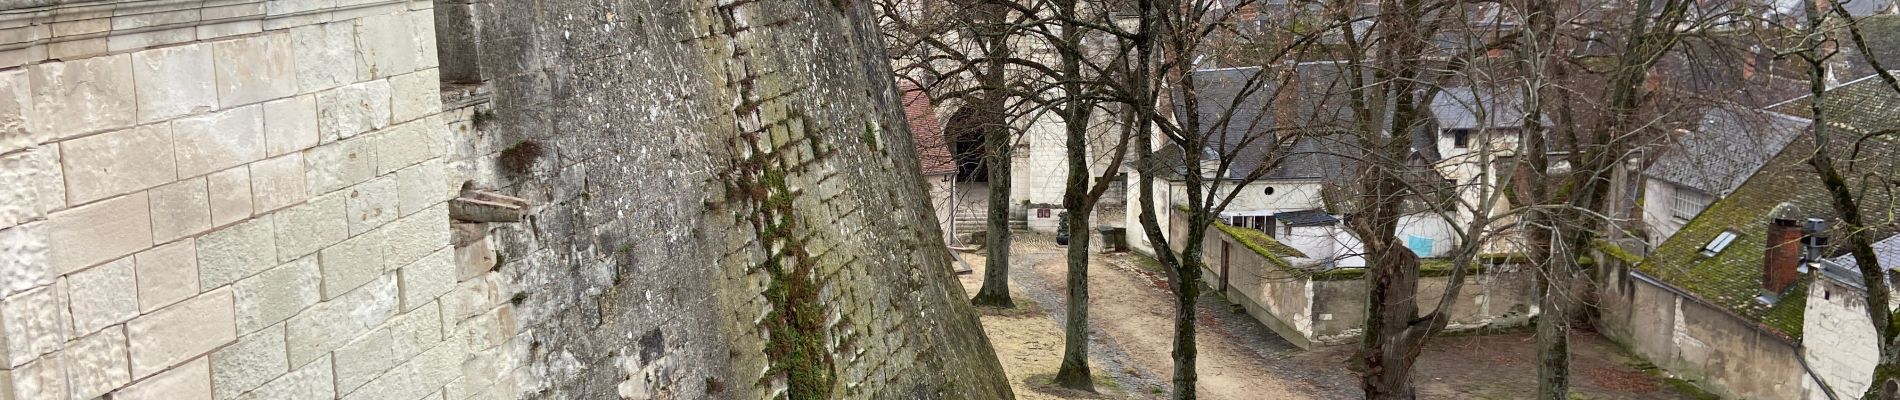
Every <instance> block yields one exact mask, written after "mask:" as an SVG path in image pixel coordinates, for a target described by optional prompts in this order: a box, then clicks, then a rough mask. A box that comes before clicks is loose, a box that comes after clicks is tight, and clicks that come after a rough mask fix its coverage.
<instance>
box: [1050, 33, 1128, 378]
mask: <svg viewBox="0 0 1900 400" xmlns="http://www.w3.org/2000/svg"><path fill="white" fill-rule="evenodd" d="M1075 3H1076V0H1062V1H1059V2H1058V11H1057V12H1058V13H1059V17H1060V18H1061V19H1062V43H1061V44H1060V45H1059V46H1057V51H1059V52H1060V53H1061V55H1062V67H1061V68H1062V74H1063V75H1066V77H1067V79H1064V80H1063V84H1062V91H1063V92H1064V93H1063V96H1064V97H1066V99H1065V101H1064V102H1063V103H1062V113H1063V122H1064V125H1063V128H1064V131H1065V132H1064V133H1065V134H1066V136H1067V137H1066V143H1064V145H1065V147H1066V150H1068V167H1069V174H1068V182H1067V184H1068V185H1067V187H1065V188H1064V190H1063V192H1062V204H1063V205H1062V207H1063V208H1064V209H1067V210H1068V215H1067V217H1066V218H1067V220H1068V223H1069V224H1068V225H1069V226H1068V228H1069V232H1068V233H1069V254H1068V256H1069V260H1068V261H1069V265H1068V266H1069V270H1068V277H1067V280H1068V285H1067V286H1068V289H1069V298H1068V306H1069V307H1068V308H1069V310H1068V314H1067V317H1068V320H1066V321H1063V322H1064V323H1063V327H1062V365H1061V366H1060V367H1059V368H1057V369H1056V378H1055V383H1056V385H1058V386H1062V387H1065V388H1070V389H1077V390H1085V391H1090V392H1093V391H1095V380H1094V378H1093V377H1092V376H1090V374H1089V239H1090V238H1089V216H1091V215H1093V214H1094V211H1095V200H1096V198H1095V196H1091V193H1090V190H1089V189H1090V187H1089V180H1090V179H1089V178H1090V176H1091V175H1090V174H1089V159H1088V155H1089V154H1088V153H1089V152H1088V124H1089V117H1090V114H1091V113H1090V111H1091V110H1092V109H1093V108H1094V102H1092V101H1086V100H1083V96H1084V94H1083V93H1082V84H1081V83H1080V82H1081V80H1082V79H1083V76H1082V65H1081V64H1082V54H1083V53H1082V48H1081V47H1082V29H1080V27H1079V26H1077V25H1078V24H1077V23H1076V18H1078V15H1076V4H1075ZM1124 143H1126V142H1125V141H1124Z"/></svg>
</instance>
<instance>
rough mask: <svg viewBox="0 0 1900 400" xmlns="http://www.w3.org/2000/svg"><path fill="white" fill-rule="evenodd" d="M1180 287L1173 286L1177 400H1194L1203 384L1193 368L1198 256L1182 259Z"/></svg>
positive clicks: (1199, 269)
mask: <svg viewBox="0 0 1900 400" xmlns="http://www.w3.org/2000/svg"><path fill="white" fill-rule="evenodd" d="M1182 259H1183V261H1186V262H1183V263H1180V265H1181V267H1180V271H1179V273H1177V274H1176V275H1178V276H1180V279H1179V281H1180V282H1178V283H1176V284H1175V285H1174V394H1173V396H1172V397H1171V398H1172V399H1174V400H1193V399H1194V398H1195V397H1196V395H1195V387H1194V386H1195V385H1196V384H1198V382H1199V381H1200V375H1199V373H1197V372H1195V370H1194V366H1195V362H1196V357H1197V354H1196V352H1197V351H1198V350H1197V349H1196V348H1195V347H1194V332H1195V329H1194V323H1195V321H1194V320H1195V318H1194V317H1195V313H1194V312H1195V309H1196V307H1195V304H1194V303H1195V300H1197V299H1198V298H1199V297H1200V295H1201V266H1200V264H1201V263H1200V262H1199V261H1198V260H1199V259H1200V256H1199V255H1192V256H1185V254H1184V257H1182Z"/></svg>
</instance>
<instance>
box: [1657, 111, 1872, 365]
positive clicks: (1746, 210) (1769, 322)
mask: <svg viewBox="0 0 1900 400" xmlns="http://www.w3.org/2000/svg"><path fill="white" fill-rule="evenodd" d="M1825 100H1826V105H1825V106H1826V107H1827V108H1828V110H1829V111H1830V112H1831V114H1832V115H1834V116H1835V117H1834V118H1833V119H1834V122H1832V123H1829V124H1827V126H1826V127H1825V128H1826V133H1827V134H1828V135H1829V137H1830V140H1831V142H1830V144H1831V145H1830V148H1831V149H1832V150H1833V153H1834V154H1835V155H1836V158H1837V159H1839V160H1840V162H1839V164H1840V168H1842V169H1843V170H1844V171H1843V174H1844V175H1846V178H1847V184H1848V185H1849V186H1850V187H1854V188H1858V190H1864V191H1863V192H1862V194H1861V196H1862V197H1863V198H1866V199H1889V198H1893V197H1891V196H1895V195H1900V187H1896V186H1894V185H1892V184H1890V183H1888V182H1884V180H1886V179H1889V178H1888V176H1890V175H1891V174H1892V171H1896V169H1895V168H1900V137H1895V135H1880V136H1871V137H1866V138H1865V140H1859V139H1861V138H1862V137H1863V136H1868V135H1867V134H1869V133H1874V132H1881V131H1886V130H1891V129H1896V128H1900V119H1895V118H1892V116H1893V115H1900V95H1896V94H1895V93H1894V91H1893V89H1891V88H1888V87H1887V86H1886V85H1885V84H1884V83H1882V82H1880V81H1878V80H1864V81H1860V82H1856V83H1854V84H1850V85H1845V86H1842V87H1839V88H1836V89H1835V90H1832V91H1829V92H1828V94H1827V96H1826V97H1825ZM1812 139H1813V137H1812V135H1808V134H1802V135H1798V137H1796V138H1795V139H1794V140H1793V141H1792V142H1790V143H1789V144H1788V145H1787V146H1786V147H1784V148H1783V149H1782V151H1781V152H1780V154H1777V155H1776V156H1774V157H1773V158H1771V159H1769V160H1768V163H1767V164H1766V165H1765V166H1763V167H1762V168H1761V170H1760V171H1758V172H1756V173H1755V174H1754V175H1753V176H1751V177H1749V178H1748V180H1747V181H1746V182H1745V183H1743V184H1742V185H1741V186H1740V187H1738V188H1736V189H1735V191H1734V193H1731V194H1729V196H1728V197H1725V198H1723V199H1721V200H1719V201H1717V202H1716V203H1715V204H1713V205H1710V206H1709V208H1708V209H1707V210H1706V211H1704V212H1703V213H1702V214H1701V215H1698V216H1696V218H1695V219H1694V220H1691V221H1689V223H1688V224H1687V225H1685V226H1684V227H1683V228H1682V230H1681V231H1680V232H1678V233H1676V235H1675V236H1672V237H1671V238H1670V239H1669V240H1667V241H1665V242H1663V243H1662V245H1661V246H1659V247H1657V248H1656V250H1655V251H1653V252H1651V254H1650V256H1649V257H1648V258H1647V259H1645V260H1644V261H1643V263H1642V264H1640V265H1639V266H1638V267H1637V268H1638V270H1640V271H1641V272H1642V273H1643V274H1646V275H1649V276H1652V277H1655V278H1657V279H1658V280H1660V281H1663V282H1666V283H1668V284H1669V285H1671V286H1675V287H1677V288H1680V289H1682V290H1684V291H1686V292H1688V293H1690V294H1692V295H1694V296H1695V297H1697V298H1700V299H1702V300H1703V301H1705V302H1708V303H1711V304H1714V305H1717V306H1720V307H1723V308H1726V309H1728V310H1729V311H1731V312H1733V313H1735V314H1737V315H1740V316H1743V317H1745V318H1749V319H1751V320H1754V321H1756V322H1758V323H1760V324H1761V325H1762V326H1765V327H1767V328H1769V329H1771V330H1773V331H1775V332H1778V333H1780V334H1782V335H1784V336H1787V337H1789V338H1799V337H1801V326H1802V324H1801V322H1802V321H1801V320H1802V313H1803V305H1804V303H1805V302H1806V296H1804V295H1802V294H1803V293H1805V291H1806V290H1807V284H1806V283H1805V282H1806V281H1805V280H1804V281H1803V283H1801V284H1798V285H1796V286H1795V287H1794V288H1793V289H1790V291H1791V293H1788V294H1785V295H1783V296H1781V297H1780V300H1779V301H1777V302H1775V303H1774V304H1773V305H1763V304H1761V303H1759V302H1757V301H1756V300H1755V297H1756V296H1758V295H1760V293H1761V278H1762V257H1763V254H1764V252H1765V251H1766V243H1767V239H1766V236H1767V227H1768V224H1769V223H1770V222H1771V218H1772V217H1771V216H1770V215H1771V214H1773V213H1774V210H1775V208H1777V207H1778V206H1780V205H1782V204H1787V205H1789V206H1792V207H1794V208H1796V209H1798V211H1797V212H1795V214H1796V215H1798V216H1802V217H1812V218H1824V219H1828V220H1829V221H1830V226H1832V227H1834V228H1835V229H1838V228H1839V225H1840V224H1839V221H1838V220H1836V216H1835V213H1834V212H1833V210H1834V209H1833V207H1832V203H1831V202H1830V197H1829V195H1828V193H1827V191H1826V188H1825V187H1823V186H1822V185H1821V182H1820V179H1819V178H1818V176H1817V175H1816V174H1815V172H1814V170H1813V168H1811V167H1809V166H1808V164H1807V160H1808V158H1809V157H1808V156H1809V155H1811V154H1812V152H1813V149H1814V143H1813V141H1812ZM1856 144H1858V146H1856ZM1867 177H1872V178H1874V179H1878V180H1882V181H1880V182H1876V181H1868V180H1867V179H1864V178H1867ZM1863 184H1864V185H1865V186H1863ZM1652 206H1654V205H1652ZM1862 213H1863V215H1864V218H1866V220H1867V221H1890V220H1889V219H1888V218H1889V217H1890V204H1889V203H1887V202H1886V201H1884V200H1870V201H1866V202H1863V203H1862ZM1874 228H1877V229H1878V230H1879V232H1877V233H1878V234H1880V235H1881V236H1885V235H1889V234H1891V233H1892V232H1893V231H1894V230H1895V226H1893V225H1891V224H1888V225H1885V226H1878V227H1874ZM1724 231H1729V232H1734V233H1735V235H1736V237H1735V239H1734V240H1733V241H1732V242H1731V243H1730V244H1729V245H1728V246H1727V247H1726V248H1725V249H1723V250H1722V251H1720V252H1717V253H1715V255H1713V256H1703V255H1702V254H1701V250H1702V248H1703V246H1705V245H1707V244H1708V243H1709V242H1710V241H1711V240H1713V239H1715V238H1716V236H1717V235H1720V234H1721V233H1722V232H1724ZM1828 234H1829V235H1831V236H1833V237H1836V238H1839V237H1841V236H1840V233H1838V232H1829V233H1828ZM1833 242H1834V244H1836V245H1838V244H1841V243H1844V241H1842V240H1834V241H1833ZM1838 253H1840V249H1839V248H1835V249H1832V250H1830V253H1829V254H1838Z"/></svg>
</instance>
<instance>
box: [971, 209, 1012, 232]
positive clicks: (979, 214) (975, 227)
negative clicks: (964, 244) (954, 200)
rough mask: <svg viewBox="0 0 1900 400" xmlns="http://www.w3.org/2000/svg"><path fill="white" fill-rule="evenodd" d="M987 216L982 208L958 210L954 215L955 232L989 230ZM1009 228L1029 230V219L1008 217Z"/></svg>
mask: <svg viewBox="0 0 1900 400" xmlns="http://www.w3.org/2000/svg"><path fill="white" fill-rule="evenodd" d="M987 218H988V216H987V215H985V212H984V210H958V211H957V215H956V216H955V217H954V219H955V221H954V223H955V224H956V226H957V233H970V232H985V231H989V220H988V219H987ZM1009 230H1011V231H1025V230H1029V219H1028V218H1026V217H1018V216H1011V217H1010V218H1009Z"/></svg>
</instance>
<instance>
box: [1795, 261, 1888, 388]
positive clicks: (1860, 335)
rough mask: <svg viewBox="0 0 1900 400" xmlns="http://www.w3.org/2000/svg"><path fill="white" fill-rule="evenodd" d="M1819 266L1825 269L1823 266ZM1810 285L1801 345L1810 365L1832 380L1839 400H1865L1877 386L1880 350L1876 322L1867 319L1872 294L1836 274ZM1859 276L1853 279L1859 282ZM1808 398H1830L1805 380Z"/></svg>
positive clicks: (1829, 383) (1818, 278) (1819, 277)
mask: <svg viewBox="0 0 1900 400" xmlns="http://www.w3.org/2000/svg"><path fill="white" fill-rule="evenodd" d="M1817 268H1824V267H1818V266H1817ZM1814 276H1815V277H1814V279H1813V280H1812V281H1810V283H1809V285H1810V286H1808V291H1807V292H1808V294H1807V295H1808V301H1807V303H1806V304H1807V307H1806V311H1805V312H1804V313H1803V314H1804V315H1803V317H1802V319H1801V325H1802V328H1801V332H1804V333H1806V334H1805V335H1803V336H1802V337H1801V346H1802V350H1803V352H1802V353H1803V354H1802V355H1801V356H1802V357H1803V358H1805V359H1806V361H1807V363H1808V366H1809V367H1810V368H1812V369H1813V370H1814V374H1815V375H1816V376H1818V377H1819V378H1820V379H1821V380H1825V381H1826V382H1827V388H1828V389H1832V390H1833V391H1834V397H1833V398H1842V399H1851V398H1859V397H1860V395H1861V394H1863V393H1866V392H1867V387H1868V386H1871V385H1873V377H1874V374H1873V370H1874V366H1875V365H1876V364H1878V363H1879V358H1880V352H1879V351H1868V350H1869V349H1877V348H1879V346H1878V343H1877V341H1878V340H1879V339H1878V338H1877V337H1876V335H1875V334H1874V324H1873V319H1871V318H1868V317H1867V291H1866V290H1864V289H1861V288H1860V285H1859V283H1858V282H1848V281H1845V280H1843V279H1842V278H1845V277H1836V276H1834V275H1831V274H1821V273H1817V274H1814ZM1859 277H1860V276H1859V275H1854V276H1852V278H1859ZM1804 381H1805V382H1806V383H1808V385H1806V387H1804V389H1805V390H1806V391H1807V396H1806V397H1807V398H1810V399H1827V398H1830V397H1829V396H1828V395H1827V391H1825V390H1822V389H1821V387H1820V386H1821V385H1818V384H1815V383H1816V382H1817V381H1816V380H1814V379H1805V380H1804Z"/></svg>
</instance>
